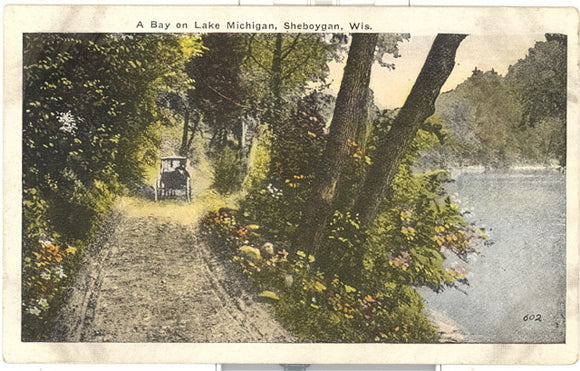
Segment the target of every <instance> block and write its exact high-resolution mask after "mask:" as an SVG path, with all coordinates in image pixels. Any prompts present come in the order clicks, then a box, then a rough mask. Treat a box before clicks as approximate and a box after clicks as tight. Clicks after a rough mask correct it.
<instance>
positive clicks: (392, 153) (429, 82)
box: [354, 34, 467, 225]
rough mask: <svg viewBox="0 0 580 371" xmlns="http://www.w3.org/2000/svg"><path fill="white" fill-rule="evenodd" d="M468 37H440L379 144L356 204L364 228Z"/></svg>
mask: <svg viewBox="0 0 580 371" xmlns="http://www.w3.org/2000/svg"><path fill="white" fill-rule="evenodd" d="M466 36H467V35H459V34H439V35H437V37H436V38H435V41H433V45H432V47H431V50H430V51H429V55H428V56H427V60H426V61H425V64H424V65H423V68H422V69H421V72H420V73H419V76H418V77H417V81H416V82H415V85H414V86H413V89H412V90H411V93H410V94H409V96H408V97H407V100H406V101H405V104H404V105H403V107H402V108H401V110H400V111H399V113H398V114H397V117H396V118H395V120H394V121H393V124H392V126H391V129H390V130H389V132H388V133H387V135H386V136H385V137H384V138H383V139H382V140H381V141H380V142H379V145H378V147H377V153H376V154H375V156H374V158H373V159H372V161H373V163H372V165H371V167H370V169H369V171H368V173H367V176H366V179H365V183H364V184H363V186H362V188H361V192H360V195H359V197H358V198H357V200H356V203H355V206H354V211H355V212H356V213H358V214H359V217H360V219H361V221H362V222H363V224H364V225H369V224H371V222H372V221H373V220H374V219H375V217H376V214H377V211H378V208H379V205H380V203H381V202H382V200H383V199H384V198H385V197H386V196H389V193H390V191H391V183H392V181H393V178H394V176H395V174H396V173H397V170H398V168H399V165H400V162H401V159H402V158H403V155H404V153H405V149H406V148H407V147H408V145H409V144H410V142H411V141H412V140H413V138H414V137H415V135H416V133H417V131H418V130H419V127H420V125H421V124H423V122H425V120H426V119H427V118H428V117H429V116H431V115H432V114H433V113H434V112H435V100H436V99H437V96H438V95H439V92H440V90H441V87H442V86H443V84H444V83H445V81H447V78H448V77H449V74H451V71H452V70H453V67H454V65H455V53H456V51H457V48H458V47H459V44H460V43H461V41H462V40H463V39H464V38H465V37H466Z"/></svg>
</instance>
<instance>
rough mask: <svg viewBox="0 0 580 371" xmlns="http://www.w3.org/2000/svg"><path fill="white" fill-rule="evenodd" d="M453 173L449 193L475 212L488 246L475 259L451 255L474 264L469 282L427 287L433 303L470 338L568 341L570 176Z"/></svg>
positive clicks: (537, 172)
mask: <svg viewBox="0 0 580 371" xmlns="http://www.w3.org/2000/svg"><path fill="white" fill-rule="evenodd" d="M453 178H454V179H455V180H456V181H455V183H452V184H451V185H450V186H449V192H450V193H452V194H453V193H455V196H456V198H458V199H459V200H460V206H461V209H462V210H468V211H470V214H467V217H468V220H469V221H472V222H475V223H476V224H477V225H478V226H480V227H485V228H486V233H487V235H488V237H489V240H488V243H487V245H488V246H481V248H480V253H479V254H478V255H477V256H474V257H472V258H471V259H470V262H469V264H462V262H460V261H457V260H454V259H452V258H450V259H449V260H450V261H449V264H450V265H462V266H465V267H466V268H467V269H468V270H469V272H470V273H469V276H468V278H469V282H470V286H469V287H464V289H465V293H462V292H459V291H457V290H453V289H450V290H447V291H445V292H443V293H441V294H435V293H433V292H432V291H430V290H424V289H421V290H420V292H421V294H422V295H423V297H424V298H425V300H426V302H427V306H428V308H430V309H432V310H435V311H439V312H441V313H443V314H444V315H446V316H447V317H449V318H450V319H452V320H453V321H455V322H456V323H457V324H458V325H459V327H460V330H461V331H462V332H464V334H465V338H464V341H465V342H476V343H486V342H494V343H559V342H564V341H565V337H564V336H565V295H566V281H565V280H566V273H565V272H566V255H565V254H566V243H565V241H566V225H565V221H566V199H565V189H566V184H565V175H563V174H560V173H559V172H557V171H552V170H518V171H514V170H509V171H495V170H494V171H485V172H482V171H456V172H455V174H454V176H453ZM491 243H492V244H491ZM490 244H491V245H490ZM531 315H533V316H534V320H532V321H530V320H527V321H524V317H525V316H528V318H530V316H531ZM538 316H539V317H540V321H538V320H536V319H537V318H538Z"/></svg>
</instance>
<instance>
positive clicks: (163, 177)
mask: <svg viewBox="0 0 580 371" xmlns="http://www.w3.org/2000/svg"><path fill="white" fill-rule="evenodd" d="M187 166H188V161H187V157H182V156H171V157H162V158H161V165H160V167H159V175H158V176H157V179H156V180H155V201H157V200H160V199H167V198H176V199H177V198H185V199H187V201H189V200H190V199H191V179H190V177H189V172H188V171H187Z"/></svg>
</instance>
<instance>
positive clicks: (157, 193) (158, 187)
mask: <svg viewBox="0 0 580 371" xmlns="http://www.w3.org/2000/svg"><path fill="white" fill-rule="evenodd" d="M161 191H162V189H161V179H160V178H159V177H157V179H155V202H157V201H159V199H160V198H161Z"/></svg>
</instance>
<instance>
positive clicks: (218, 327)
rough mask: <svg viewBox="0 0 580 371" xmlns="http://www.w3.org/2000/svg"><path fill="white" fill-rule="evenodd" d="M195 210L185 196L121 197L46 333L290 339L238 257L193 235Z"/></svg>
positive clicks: (91, 337) (127, 338) (136, 338)
mask: <svg viewBox="0 0 580 371" xmlns="http://www.w3.org/2000/svg"><path fill="white" fill-rule="evenodd" d="M197 211H199V210H197ZM185 213H189V214H188V215H185ZM198 217H199V212H196V210H195V207H194V205H193V206H192V205H188V204H184V203H177V202H176V203H173V204H172V203H166V204H164V205H161V206H159V204H153V203H151V202H146V201H135V200H130V199H129V200H127V199H125V200H124V201H123V202H121V203H120V204H119V205H118V206H117V208H116V210H115V212H114V213H113V214H112V215H111V217H110V218H109V219H108V220H107V222H106V223H105V224H104V226H103V227H102V229H101V230H100V232H99V233H98V234H97V236H96V237H95V239H94V241H93V242H92V243H91V245H90V246H89V248H88V249H87V251H86V253H85V257H84V262H83V265H82V267H81V268H80V271H79V272H78V274H77V277H75V283H74V286H73V288H72V290H71V294H70V299H69V301H68V303H67V304H66V305H65V307H64V308H63V310H62V311H61V313H60V316H59V318H58V321H57V326H56V327H55V330H54V332H53V339H52V340H53V341H65V342H292V341H294V340H295V339H294V338H293V337H292V335H291V334H289V333H288V332H287V331H286V330H285V329H284V328H282V326H281V325H280V324H279V323H278V322H277V320H276V316H275V313H274V311H273V308H271V307H270V306H269V305H268V304H267V303H263V302H260V301H259V299H258V298H257V296H256V295H255V294H254V293H253V292H252V290H251V286H250V282H249V281H248V280H247V278H246V277H245V276H244V275H243V274H242V273H241V271H240V267H239V265H238V264H237V263H235V262H233V261H231V260H230V259H228V258H227V256H226V254H224V253H223V251H222V252H220V251H219V248H218V249H216V248H215V247H212V248H211V249H210V248H209V247H208V246H207V244H206V243H204V242H203V240H202V239H201V238H200V237H199V236H198V231H197V223H196V221H197V219H198Z"/></svg>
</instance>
